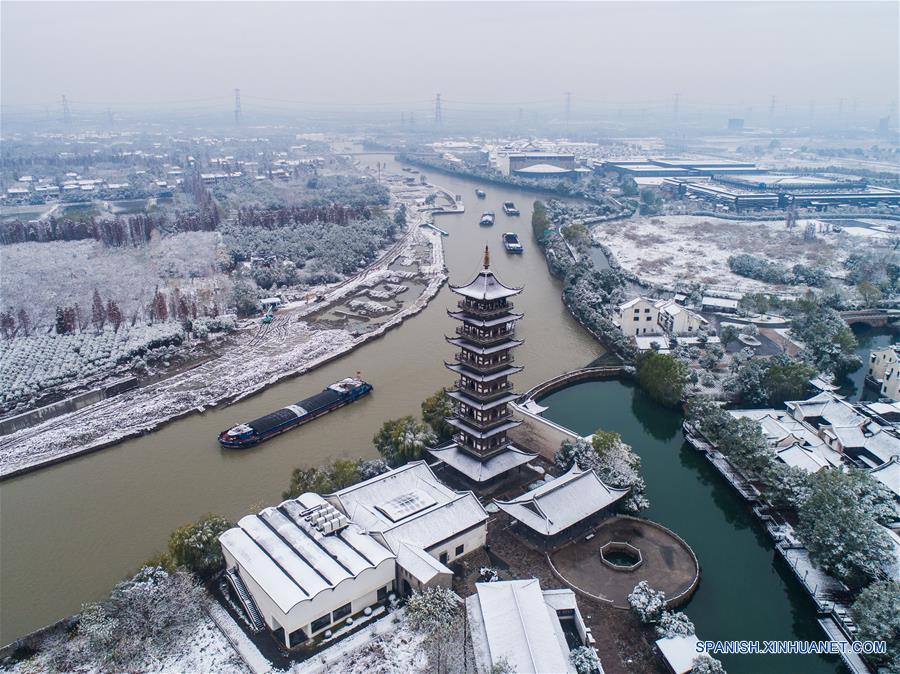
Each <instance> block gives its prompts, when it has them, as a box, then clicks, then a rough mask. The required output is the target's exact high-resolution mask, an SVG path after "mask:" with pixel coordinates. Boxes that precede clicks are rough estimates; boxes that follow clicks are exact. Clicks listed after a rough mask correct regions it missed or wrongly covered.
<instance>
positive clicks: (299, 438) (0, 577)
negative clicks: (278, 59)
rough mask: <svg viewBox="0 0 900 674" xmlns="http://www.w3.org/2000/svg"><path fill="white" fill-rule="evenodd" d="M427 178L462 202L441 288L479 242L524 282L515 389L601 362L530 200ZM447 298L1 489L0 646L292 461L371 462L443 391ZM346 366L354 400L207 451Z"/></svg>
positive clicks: (507, 276)
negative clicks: (386, 437) (507, 241)
mask: <svg viewBox="0 0 900 674" xmlns="http://www.w3.org/2000/svg"><path fill="white" fill-rule="evenodd" d="M360 159H361V162H362V163H363V164H364V165H365V164H368V165H369V167H370V168H371V170H372V171H373V172H377V166H376V163H381V164H382V176H384V175H385V171H387V172H389V173H390V172H400V169H401V165H400V164H398V163H397V162H395V161H394V159H393V157H392V156H388V155H366V156H364V157H360ZM385 165H386V166H385ZM364 168H365V166H364ZM431 182H438V183H439V185H440V187H442V188H443V189H445V190H446V191H448V192H450V193H451V194H461V195H466V200H467V201H468V200H469V199H471V201H470V202H469V203H468V204H467V206H469V207H470V208H468V209H467V211H466V212H465V213H462V214H454V215H443V216H441V221H440V223H439V224H440V227H441V228H442V229H445V230H447V231H448V232H449V233H450V236H448V237H443V239H442V242H441V243H442V246H443V251H444V260H445V264H446V267H447V270H448V273H449V275H450V281H451V282H453V283H466V282H468V281H469V280H471V278H472V277H473V276H474V275H475V274H476V273H477V271H478V269H479V267H480V264H481V259H482V255H483V251H484V246H485V245H486V244H487V245H490V246H491V252H492V255H491V265H492V267H493V268H494V269H495V271H496V272H497V274H498V276H499V277H500V278H501V279H502V280H503V282H504V283H506V284H508V285H514V286H519V285H523V286H525V290H524V292H523V293H522V294H521V295H519V296H518V297H517V300H516V308H517V310H521V311H524V312H525V316H526V317H525V320H523V321H522V322H521V325H520V333H521V335H522V336H523V337H524V338H525V340H526V341H525V344H523V345H522V347H521V348H520V349H519V353H518V354H517V357H518V358H519V360H520V362H521V364H523V365H525V366H526V369H525V370H524V371H523V372H522V373H520V374H518V375H516V376H515V377H514V378H513V379H514V383H515V386H516V389H517V390H522V391H524V390H527V389H528V388H530V387H531V386H533V385H535V384H538V383H539V382H542V381H545V380H547V379H550V378H551V377H553V376H555V375H557V374H559V373H560V372H563V371H567V370H573V369H576V368H580V367H584V366H585V365H586V364H588V363H590V362H591V361H593V360H595V359H596V358H597V357H599V356H601V355H603V353H604V350H603V348H602V346H601V345H599V344H598V343H597V342H596V341H595V340H594V339H593V338H592V337H591V336H590V335H589V334H588V333H587V332H585V331H584V330H583V329H582V328H581V327H580V326H579V325H578V323H576V322H575V320H574V319H573V318H572V317H571V315H570V314H569V312H568V311H567V310H566V308H565V307H564V306H563V304H562V302H560V301H559V298H560V294H561V292H562V286H561V284H560V283H559V281H558V280H557V279H555V278H554V277H552V276H551V275H550V274H549V273H548V272H547V265H546V262H545V260H544V256H543V254H542V252H541V251H540V249H539V248H538V247H537V246H536V245H534V244H533V243H529V242H530V241H531V238H530V231H531V205H532V202H533V200H534V196H533V195H529V194H527V193H525V192H522V191H519V190H512V189H501V188H497V189H490V190H488V194H487V198H486V199H485V200H484V201H483V202H482V201H481V200H479V201H478V202H477V203H478V204H479V206H478V207H477V208H476V207H475V203H476V202H475V193H474V191H475V188H476V186H477V185H476V184H475V183H473V182H471V181H466V180H461V179H457V178H454V177H451V176H448V177H446V178H445V177H443V176H442V177H441V178H440V179H439V180H437V181H434V180H432V181H431ZM504 201H515V202H516V203H517V204H518V205H519V207H520V210H521V211H522V215H521V216H520V217H508V216H506V215H503V214H502V205H503V202H504ZM481 210H494V211H495V212H497V214H498V216H497V217H498V221H497V225H496V226H495V227H493V228H486V227H480V226H479V225H478V217H479V215H480V212H481ZM476 211H477V212H476ZM503 231H514V232H516V233H517V234H518V235H519V239H520V240H521V241H523V242H524V243H525V251H524V253H523V254H521V255H505V254H504V253H503V252H502V244H501V241H500V235H501V233H502V232H503ZM409 292H410V293H412V292H417V291H416V290H414V289H411V290H410V291H409ZM455 301H456V298H455V297H453V296H452V294H451V293H450V291H449V289H447V288H446V287H441V288H439V289H438V291H437V295H436V296H435V298H434V299H433V300H432V301H430V302H429V303H428V304H427V306H426V307H425V308H424V309H423V310H422V311H421V312H420V313H419V314H417V315H416V316H414V317H411V318H410V319H408V320H405V321H403V322H402V323H401V324H399V325H398V326H397V327H395V328H394V329H392V330H390V331H388V332H386V333H385V334H384V335H383V337H381V338H379V339H372V340H369V341H367V342H365V343H363V344H361V345H360V346H358V347H357V348H354V349H352V350H350V351H347V352H345V353H344V354H343V355H341V356H340V357H339V358H337V359H335V360H332V361H331V362H329V363H326V364H324V365H322V366H320V367H317V368H315V369H313V370H309V371H307V372H305V373H303V374H302V375H300V376H298V377H295V378H290V379H286V380H283V381H281V382H279V383H277V384H274V385H272V386H267V387H266V388H265V389H264V390H262V391H260V392H259V393H257V394H256V395H253V396H250V397H247V398H244V399H241V400H239V401H236V402H235V403H233V404H231V405H229V406H219V407H208V408H206V409H205V411H203V412H202V413H197V414H189V415H187V416H185V417H184V418H181V419H178V420H175V421H172V422H171V423H168V424H166V425H164V426H162V427H160V428H158V429H157V430H156V431H155V432H153V433H148V434H145V435H140V436H137V437H134V438H131V439H128V440H125V441H123V442H119V443H117V444H115V445H114V446H110V447H108V448H107V449H105V450H103V451H100V452H93V453H89V454H85V455H82V456H79V457H76V458H74V459H72V460H69V461H64V462H61V463H58V464H56V465H52V466H47V467H45V468H44V469H42V470H38V471H34V472H31V473H27V474H24V475H19V476H17V477H14V478H12V479H9V480H5V481H3V482H2V483H0V528H2V530H3V545H2V546H0V586H2V587H3V601H2V602H0V641H2V642H4V643H5V642H9V641H12V640H14V639H16V638H17V637H20V636H22V635H24V634H27V633H29V632H31V631H33V630H35V629H37V628H39V627H41V626H43V625H46V624H49V623H52V622H54V621H56V620H58V619H59V618H62V617H63V616H66V615H70V614H72V613H74V612H77V611H78V610H79V608H80V606H81V604H82V603H84V602H86V601H93V600H99V599H102V598H104V597H106V596H108V594H109V591H110V589H111V588H112V587H113V586H114V585H115V584H116V583H117V582H118V581H120V580H121V579H122V578H124V577H126V576H128V575H129V574H133V573H134V572H135V571H137V569H138V568H139V567H140V566H141V564H142V563H143V562H144V561H145V560H146V559H148V558H149V557H151V556H153V555H154V554H156V553H158V552H159V551H160V550H161V549H162V548H163V547H164V546H165V544H166V541H167V540H168V537H169V534H170V533H171V531H172V530H173V529H175V528H176V527H178V526H181V525H183V524H185V523H186V522H191V521H195V520H197V519H199V518H200V517H202V516H203V515H204V514H206V513H208V512H217V513H220V514H221V515H223V516H225V517H228V518H231V519H237V518H239V517H241V516H243V515H245V514H246V513H248V512H257V511H259V510H260V509H262V508H263V507H265V506H266V505H270V504H272V503H277V502H278V501H279V500H280V497H281V493H282V491H283V490H284V489H285V488H286V487H287V486H288V482H289V480H290V474H291V471H292V470H293V469H294V468H295V467H297V466H318V465H322V464H325V463H328V462H330V461H333V460H334V459H337V458H348V459H357V458H361V457H362V458H374V457H376V456H377V452H376V451H375V449H374V448H373V446H372V437H373V436H374V435H375V433H376V432H377V431H378V429H379V427H380V426H381V424H382V423H383V422H384V421H385V420H386V419H391V418H397V417H400V416H403V415H407V414H419V413H420V403H421V402H422V400H424V399H425V398H427V397H428V396H430V395H432V394H433V393H434V392H435V391H436V390H437V389H438V388H440V387H443V386H448V385H450V383H451V382H452V380H453V376H452V374H451V373H449V372H447V370H446V369H445V368H444V366H443V361H445V360H449V359H450V358H452V352H453V349H452V346H451V345H448V344H447V343H446V341H445V339H444V337H445V335H446V334H450V333H452V330H453V327H454V321H452V319H450V318H449V317H448V316H447V313H446V312H447V309H448V308H451V307H453V306H455ZM317 320H330V318H329V317H327V316H325V317H324V318H320V317H317ZM375 320H377V319H375ZM356 371H359V372H361V374H362V376H363V377H364V378H365V379H366V380H367V381H369V382H371V383H372V384H373V385H374V387H375V390H374V392H373V394H372V395H370V396H366V398H365V399H364V400H361V401H359V402H358V403H355V404H354V405H351V406H348V407H345V408H342V409H341V410H340V411H338V412H335V413H334V414H329V415H327V416H325V417H321V418H320V419H317V420H316V421H315V423H311V424H306V425H304V426H301V427H299V428H296V429H294V430H292V431H291V432H290V433H285V434H283V435H280V436H277V437H275V438H273V439H271V440H269V441H267V442H266V443H265V444H263V445H261V446H260V447H258V448H255V449H251V450H247V451H243V452H234V451H225V450H222V449H221V448H220V447H219V446H218V444H217V442H216V435H217V434H218V432H219V431H221V430H222V429H223V428H228V427H229V426H231V425H233V424H235V423H238V422H240V421H242V420H245V419H253V418H255V417H258V416H261V415H263V414H266V413H268V412H270V411H272V410H274V409H278V408H280V407H284V406H285V405H288V404H292V403H294V402H295V401H297V400H298V399H300V398H302V397H304V396H306V395H309V393H310V392H315V391H318V390H321V389H322V388H324V387H325V386H327V385H328V384H331V383H332V382H334V381H336V380H338V379H341V378H343V377H346V376H348V375H351V374H353V373H354V372H356Z"/></svg>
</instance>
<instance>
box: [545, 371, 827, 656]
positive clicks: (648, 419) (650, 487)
mask: <svg viewBox="0 0 900 674" xmlns="http://www.w3.org/2000/svg"><path fill="white" fill-rule="evenodd" d="M538 403H539V404H540V405H542V406H545V407H547V408H548V409H547V410H546V411H545V412H543V413H542V416H544V417H545V418H547V419H550V420H551V421H554V422H556V423H558V424H561V425H563V426H566V427H568V428H571V429H572V430H574V431H575V432H577V433H580V434H582V435H587V434H589V433H592V432H594V431H595V430H597V429H598V428H602V429H603V430H607V431H615V432H617V433H619V434H620V435H621V436H622V439H623V440H624V441H625V442H627V443H628V444H630V445H631V446H632V447H633V448H634V450H635V451H636V452H637V453H638V454H639V455H640V457H641V463H642V473H643V476H644V479H645V481H646V483H647V495H648V497H649V499H650V509H649V510H648V511H646V512H644V513H642V515H644V516H646V517H647V518H649V519H651V520H654V521H656V522H659V523H660V524H663V525H664V526H666V527H669V528H670V529H672V531H674V532H675V533H677V534H678V535H679V536H681V537H682V538H683V539H684V540H685V541H686V542H687V544H688V545H690V546H691V548H693V550H694V552H695V553H696V555H697V558H698V559H699V560H700V586H699V587H698V589H697V592H696V593H695V594H694V596H693V597H692V598H691V600H690V601H689V602H688V604H687V605H686V606H685V607H684V608H683V609H682V610H684V611H685V612H686V613H687V614H688V616H689V617H690V618H691V620H692V621H693V622H694V625H695V626H696V628H697V635H698V636H699V638H700V639H703V640H713V641H717V640H738V639H749V640H760V641H763V640H770V639H783V640H797V639H800V640H813V641H819V640H822V639H823V638H824V635H823V634H822V631H821V629H820V628H819V625H818V624H817V623H816V613H815V611H814V609H813V606H812V604H811V602H810V600H809V598H808V597H807V595H806V594H805V593H804V591H803V589H802V588H801V587H800V585H799V583H798V582H797V580H796V579H795V578H794V577H793V576H792V573H791V571H790V569H789V568H788V567H787V566H786V564H785V563H784V562H783V561H782V559H781V558H780V557H779V556H777V555H776V554H775V552H774V547H773V545H772V542H771V540H770V539H769V537H768V535H767V534H766V532H765V530H764V529H763V528H762V526H761V525H760V524H759V522H758V520H757V519H756V518H755V517H754V515H753V513H752V512H751V510H750V508H749V506H748V505H747V504H746V503H745V502H744V501H743V500H742V499H741V498H740V496H738V494H736V493H735V492H734V491H733V490H732V488H731V486H730V485H728V483H727V482H726V481H725V480H724V479H723V478H722V476H721V475H719V474H718V473H717V472H716V470H715V468H714V467H713V466H711V465H710V464H709V462H708V461H706V459H704V458H703V456H702V455H701V454H700V453H698V452H697V451H696V450H694V449H693V448H691V447H690V445H688V444H687V443H686V442H685V441H684V436H683V435H682V430H681V422H682V420H683V418H682V415H681V414H680V412H678V411H675V410H670V409H666V408H663V407H661V406H660V405H658V404H656V403H655V402H653V401H652V400H650V399H649V398H648V397H647V396H646V395H645V394H644V393H643V391H641V390H640V389H639V388H638V387H637V386H636V385H635V384H632V383H630V382H625V381H620V380H605V381H590V382H581V383H578V384H573V385H572V386H570V387H568V388H566V389H563V390H561V391H557V392H556V393H551V394H550V395H548V396H547V397H545V398H543V399H540V400H538ZM716 657H718V658H719V659H721V660H722V661H723V663H724V665H725V668H726V669H727V670H728V672H729V674H759V673H760V672H772V673H778V674H782V673H783V674H788V673H791V674H826V673H829V674H833V673H835V672H839V671H843V665H842V664H840V662H839V661H838V659H837V657H836V656H835V657H831V658H827V659H826V658H825V657H821V656H814V655H795V656H769V655H730V656H716Z"/></svg>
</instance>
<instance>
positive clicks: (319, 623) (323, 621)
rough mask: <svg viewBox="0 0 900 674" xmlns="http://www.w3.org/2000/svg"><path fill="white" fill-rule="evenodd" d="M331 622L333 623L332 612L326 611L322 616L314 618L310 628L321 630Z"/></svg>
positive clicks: (315, 630)
mask: <svg viewBox="0 0 900 674" xmlns="http://www.w3.org/2000/svg"><path fill="white" fill-rule="evenodd" d="M330 624H331V614H330V613H326V614H325V615H323V616H322V617H321V618H316V619H315V620H313V621H312V625H311V626H310V629H311V630H312V631H313V632H319V631H320V630H324V629H325V628H326V627H328V626H329V625H330Z"/></svg>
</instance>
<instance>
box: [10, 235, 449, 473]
mask: <svg viewBox="0 0 900 674" xmlns="http://www.w3.org/2000/svg"><path fill="white" fill-rule="evenodd" d="M418 224H419V222H418V219H416V220H414V222H413V223H412V224H411V226H410V231H409V232H408V233H407V234H406V235H405V236H404V237H403V239H402V240H401V241H400V242H399V244H398V245H395V246H394V247H392V249H391V250H390V251H389V252H388V254H387V255H385V256H384V257H383V258H382V259H381V260H379V261H378V262H377V263H376V264H374V265H372V266H371V267H369V268H368V269H367V270H366V271H365V272H363V273H361V274H360V275H358V276H357V277H355V278H354V279H353V280H352V281H351V282H349V283H346V284H342V285H341V286H339V287H338V288H336V289H333V290H332V291H331V292H329V293H327V294H326V295H325V296H324V298H322V300H320V301H318V302H316V303H315V304H311V305H304V306H300V307H296V308H293V309H292V308H290V307H288V308H286V309H283V310H282V311H281V312H279V314H278V315H277V316H276V318H275V320H274V321H273V322H272V323H271V324H269V325H268V326H264V327H263V328H261V329H260V330H259V331H255V332H253V331H251V332H248V333H245V335H244V337H243V340H242V341H241V342H240V343H238V344H237V345H236V346H234V347H233V348H231V349H229V350H228V351H226V352H224V353H223V354H222V356H221V357H220V358H217V359H213V360H210V361H206V362H204V363H202V364H200V365H199V366H198V367H196V368H193V369H191V370H189V371H187V372H184V373H181V374H178V375H175V376H173V377H170V378H168V379H164V380H162V381H160V382H158V383H156V384H154V385H151V386H147V387H143V388H140V389H135V390H132V391H130V392H127V393H125V394H122V395H119V396H116V397H114V398H110V399H108V400H106V401H103V402H100V403H97V404H95V405H91V406H89V407H86V408H83V409H81V410H77V411H76V412H71V413H69V414H65V415H62V416H59V417H55V418H53V419H52V420H49V421H47V422H44V423H41V424H38V425H36V426H33V427H31V428H27V429H23V430H21V431H17V432H15V433H12V434H10V435H8V436H4V437H3V439H2V442H0V480H4V479H8V478H10V477H13V476H15V475H20V474H23V473H25V472H28V471H31V470H35V469H37V468H40V467H42V466H46V465H48V464H52V463H57V462H59V461H62V460H65V459H68V458H72V457H73V456H77V455H80V454H85V453H89V452H94V451H97V450H100V449H103V448H105V447H109V446H111V445H114V444H116V443H118V442H121V441H122V440H125V439H127V438H130V437H135V436H138V435H143V434H145V433H149V432H151V431H153V430H155V429H157V428H159V427H161V426H162V425H164V424H166V423H170V422H172V421H174V420H176V419H180V418H182V417H184V416H187V415H189V414H193V413H195V412H202V411H203V410H204V409H206V408H208V407H212V406H216V405H222V404H229V403H233V402H235V401H238V400H241V399H243V398H246V397H248V396H251V395H254V394H255V393H257V392H259V391H260V390H262V389H264V388H266V387H267V386H271V385H272V384H274V383H276V382H278V381H281V380H283V379H287V378H289V377H296V376H297V375H300V374H303V373H304V372H307V371H309V370H311V369H313V368H316V367H319V366H321V365H323V364H325V363H327V362H329V361H331V360H333V359H335V358H338V357H340V356H341V355H343V354H345V353H346V352H348V351H350V350H352V349H354V348H356V347H358V346H360V345H361V344H363V343H365V342H367V341H369V340H371V339H375V338H378V337H381V336H382V335H384V334H385V333H386V332H387V331H388V330H390V329H392V328H394V327H396V326H397V325H399V324H400V323H401V322H402V321H404V320H406V319H407V318H409V317H410V316H413V315H415V314H417V313H419V312H420V311H422V309H424V308H425V306H426V305H427V303H428V301H429V300H430V299H431V298H433V297H434V296H435V295H436V294H437V292H438V290H439V289H440V287H441V285H443V283H444V281H445V280H446V274H445V273H444V265H443V248H442V245H441V237H440V236H438V235H437V234H436V233H433V232H429V231H427V230H425V229H422V228H420V227H418ZM401 259H402V262H403V263H404V264H396V263H398V261H399V260H401ZM410 266H416V267H417V272H416V273H411V272H404V271H403V270H402V269H399V268H398V269H393V268H392V267H410ZM395 277H397V278H395ZM413 280H415V281H418V282H419V283H421V284H424V285H422V286H421V288H422V289H421V293H420V294H419V295H418V296H417V297H416V298H415V299H413V300H411V301H408V302H404V303H403V306H402V308H401V309H400V310H399V311H397V312H396V313H393V314H392V315H391V316H390V317H389V318H388V319H387V320H386V321H384V322H382V323H380V324H378V327H375V328H374V329H371V330H367V331H361V332H358V333H357V334H354V332H351V331H350V330H348V329H319V328H318V327H317V326H316V325H315V323H313V322H312V321H310V320H303V319H305V318H308V317H310V316H313V315H314V314H315V313H317V312H321V311H322V310H323V309H324V308H327V307H330V306H334V305H336V304H340V303H342V302H344V301H346V300H347V298H348V297H350V296H352V295H354V294H356V293H358V292H359V291H360V290H361V289H362V290H363V291H364V290H365V289H367V288H371V287H374V286H376V285H378V284H379V283H383V282H388V281H400V282H403V281H407V282H411V281H413Z"/></svg>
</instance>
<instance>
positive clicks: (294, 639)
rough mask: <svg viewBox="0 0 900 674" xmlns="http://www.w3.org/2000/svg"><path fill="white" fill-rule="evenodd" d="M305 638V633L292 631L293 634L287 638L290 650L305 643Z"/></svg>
mask: <svg viewBox="0 0 900 674" xmlns="http://www.w3.org/2000/svg"><path fill="white" fill-rule="evenodd" d="M306 638H307V637H306V632H304V631H303V630H294V631H293V632H291V635H290V637H289V639H290V642H291V648H293V647H294V646H299V645H300V644H302V643H303V642H304V641H306Z"/></svg>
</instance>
